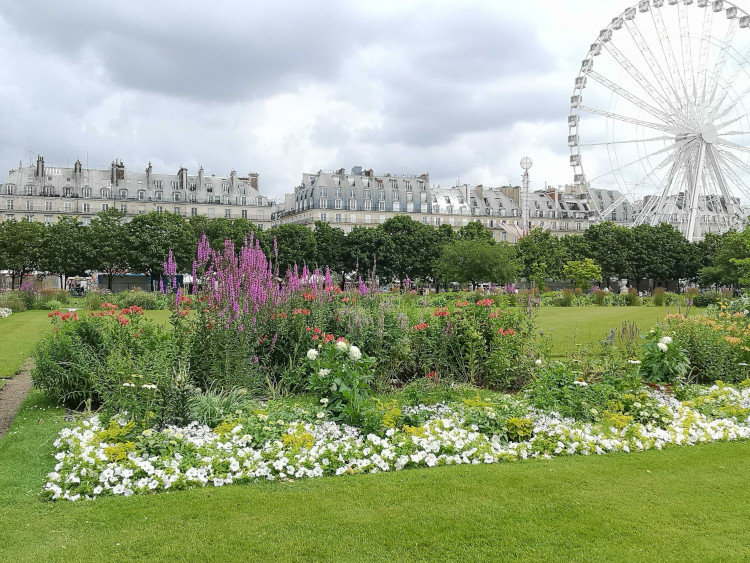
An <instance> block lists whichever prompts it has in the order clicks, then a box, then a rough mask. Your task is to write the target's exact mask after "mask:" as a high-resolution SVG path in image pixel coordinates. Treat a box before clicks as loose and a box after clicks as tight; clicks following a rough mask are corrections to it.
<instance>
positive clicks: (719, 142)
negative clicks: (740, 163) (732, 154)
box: [714, 139, 750, 153]
mask: <svg viewBox="0 0 750 563" xmlns="http://www.w3.org/2000/svg"><path fill="white" fill-rule="evenodd" d="M714 144H716V145H721V146H722V147H726V148H728V149H732V150H735V151H742V152H749V153H750V147H746V146H743V145H740V144H737V143H733V142H732V141H727V140H726V139H717V140H716V142H715V143H714Z"/></svg>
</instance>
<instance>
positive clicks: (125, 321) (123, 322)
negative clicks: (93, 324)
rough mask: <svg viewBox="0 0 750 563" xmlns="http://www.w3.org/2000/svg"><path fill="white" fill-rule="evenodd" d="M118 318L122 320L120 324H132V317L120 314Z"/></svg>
mask: <svg viewBox="0 0 750 563" xmlns="http://www.w3.org/2000/svg"><path fill="white" fill-rule="evenodd" d="M117 320H118V321H120V324H121V325H123V326H128V325H129V324H130V319H128V318H126V317H123V316H122V315H118V316H117Z"/></svg>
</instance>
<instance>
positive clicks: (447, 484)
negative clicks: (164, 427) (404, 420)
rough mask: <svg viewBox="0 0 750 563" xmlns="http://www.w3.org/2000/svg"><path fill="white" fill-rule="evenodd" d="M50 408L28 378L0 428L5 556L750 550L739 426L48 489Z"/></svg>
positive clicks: (446, 555) (454, 556)
mask: <svg viewBox="0 0 750 563" xmlns="http://www.w3.org/2000/svg"><path fill="white" fill-rule="evenodd" d="M43 409H44V410H43ZM62 415H63V413H62V411H60V410H58V409H48V408H47V405H46V404H45V403H44V399H43V398H42V397H41V395H39V394H38V393H37V392H36V391H34V392H32V394H31V395H30V396H29V398H28V399H27V400H26V402H25V403H24V405H23V407H22V410H21V412H20V413H19V416H18V417H17V418H16V421H15V423H14V426H13V428H12V431H11V433H9V434H8V435H7V436H6V437H5V438H4V439H3V440H2V441H0V505H2V506H3V510H2V511H0V529H2V530H3V533H2V534H0V557H2V560H4V561H94V560H97V561H117V560H144V561H145V560H149V561H152V560H153V561H161V560H175V561H197V560H216V561H220V560H238V559H242V560H286V561H364V560H412V561H427V560H430V561H438V560H459V559H463V560H506V559H523V560H551V559H559V560H585V561H626V560H631V561H664V560H685V561H703V560H734V561H742V560H747V559H748V557H750V530H749V529H748V527H747V525H746V522H747V519H748V518H749V517H750V487H749V485H750V455H748V454H750V445H749V444H748V443H746V442H742V443H740V442H736V443H725V444H711V445H703V446H697V447H692V448H689V447H682V448H679V447H677V448H671V449H668V450H665V451H663V452H656V451H654V452H644V453H637V454H613V455H607V456H600V457H580V456H578V457H570V458H558V459H554V460H550V461H537V460H535V461H529V462H521V463H509V464H500V465H492V466H470V467H445V468H438V469H426V470H413V471H405V472H399V473H389V474H379V475H359V476H351V477H349V476H347V477H330V478H322V479H312V480H306V481H299V482H293V483H258V484H252V485H237V486H230V487H224V488H220V489H214V488H205V489H194V490H191V491H183V492H175V493H160V494H156V495H153V496H140V497H131V498H129V499H126V498H105V499H100V500H97V501H85V502H78V503H69V502H57V503H49V502H44V501H41V500H40V497H39V492H40V490H41V488H42V485H43V483H44V477H45V474H46V472H47V471H49V470H50V466H51V465H52V463H53V461H52V458H51V453H52V450H53V446H52V442H53V440H54V438H55V436H56V433H57V431H58V430H59V428H60V427H61V425H62Z"/></svg>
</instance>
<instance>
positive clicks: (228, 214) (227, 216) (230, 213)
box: [224, 209, 232, 219]
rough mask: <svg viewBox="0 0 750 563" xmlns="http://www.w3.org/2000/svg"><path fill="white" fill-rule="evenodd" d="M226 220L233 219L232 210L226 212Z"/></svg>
mask: <svg viewBox="0 0 750 563" xmlns="http://www.w3.org/2000/svg"><path fill="white" fill-rule="evenodd" d="M224 218H225V219H231V218H232V210H231V209H225V210H224Z"/></svg>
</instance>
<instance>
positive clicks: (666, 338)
mask: <svg viewBox="0 0 750 563" xmlns="http://www.w3.org/2000/svg"><path fill="white" fill-rule="evenodd" d="M659 342H661V343H663V344H672V337H671V336H663V337H662V339H661V340H659Z"/></svg>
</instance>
